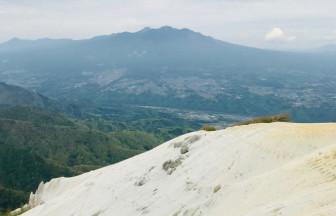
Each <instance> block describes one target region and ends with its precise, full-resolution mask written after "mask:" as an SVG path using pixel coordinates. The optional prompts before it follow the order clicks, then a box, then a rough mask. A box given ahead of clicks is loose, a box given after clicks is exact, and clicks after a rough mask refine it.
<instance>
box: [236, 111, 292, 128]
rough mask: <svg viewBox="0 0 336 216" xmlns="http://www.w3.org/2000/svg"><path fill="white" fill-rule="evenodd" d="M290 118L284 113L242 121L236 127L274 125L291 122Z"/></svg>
mask: <svg viewBox="0 0 336 216" xmlns="http://www.w3.org/2000/svg"><path fill="white" fill-rule="evenodd" d="M290 121H291V119H290V116H289V114H288V113H282V114H279V115H274V116H261V117H257V118H254V119H250V120H246V121H242V122H240V123H238V124H235V125H234V126H238V125H249V124H257V123H272V122H290Z"/></svg>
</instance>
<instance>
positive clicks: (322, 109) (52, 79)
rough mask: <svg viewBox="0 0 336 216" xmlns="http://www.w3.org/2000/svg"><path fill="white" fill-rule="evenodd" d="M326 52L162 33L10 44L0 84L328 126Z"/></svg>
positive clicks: (330, 62)
mask: <svg viewBox="0 0 336 216" xmlns="http://www.w3.org/2000/svg"><path fill="white" fill-rule="evenodd" d="M334 59H335V55H334V54H333V53H331V52H326V53H320V52H314V53H312V52H307V53H295V52H279V51H271V50H261V49H256V48H250V47H245V46H240V45H235V44H231V43H226V42H223V41H219V40H216V39H214V38H212V37H209V36H205V35H202V34H201V33H197V32H194V31H192V30H189V29H175V28H172V27H168V26H165V27H162V28H158V29H152V28H145V29H143V30H141V31H138V32H134V33H129V32H124V33H118V34H112V35H105V36H98V37H94V38H91V39H87V40H68V39H62V40H52V39H41V40H35V41H29V40H20V39H13V40H11V41H9V42H7V43H4V44H1V45H0V80H2V81H5V82H7V83H10V84H16V85H20V86H24V87H26V88H29V89H33V90H37V91H39V92H41V93H42V94H44V95H47V96H49V97H52V98H57V99H60V100H62V101H70V102H71V103H73V102H74V103H77V104H82V105H84V104H90V105H95V106H113V105H118V104H131V105H137V106H139V105H140V106H163V107H172V108H183V109H194V110H205V111H215V112H221V113H229V114H237V115H264V114H271V113H278V112H281V111H290V112H292V113H293V116H294V118H295V119H296V120H298V121H326V120H329V121H331V120H336V115H335V114H334V113H336V110H335V107H336V104H335V103H336V102H335V100H334V95H335V94H336V87H335V86H336V74H335V73H334V71H336V64H335V61H334Z"/></svg>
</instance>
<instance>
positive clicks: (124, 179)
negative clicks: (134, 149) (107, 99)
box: [23, 123, 336, 216]
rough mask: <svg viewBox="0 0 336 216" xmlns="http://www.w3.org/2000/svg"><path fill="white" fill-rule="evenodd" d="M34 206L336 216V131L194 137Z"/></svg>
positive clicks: (61, 211)
mask: <svg viewBox="0 0 336 216" xmlns="http://www.w3.org/2000/svg"><path fill="white" fill-rule="evenodd" d="M30 206H32V207H33V208H32V209H31V210H30V211H28V212H26V213H25V214H23V215H24V216H106V215H108V216H141V215H146V216H201V215H204V216H224V215H227V216H266V215H267V216H280V215H281V216H335V215H336V124H293V123H272V124H255V125H248V126H237V127H232V128H227V129H225V130H221V131H216V132H205V131H198V132H194V133H190V134H186V135H183V136H180V137H178V138H176V139H173V140H171V141H169V142H166V143H164V144H162V145H161V146H159V147H157V148H155V149H153V150H151V151H149V152H147V153H144V154H141V155H138V156H136V157H133V158H131V159H128V160H125V161H123V162H121V163H118V164H114V165H111V166H108V167H105V168H102V169H99V170H96V171H92V172H89V173H85V174H83V175H80V176H77V177H73V178H58V179H53V180H52V181H50V182H48V183H46V184H41V185H40V187H39V189H38V190H37V192H36V194H35V195H33V196H31V199H30Z"/></svg>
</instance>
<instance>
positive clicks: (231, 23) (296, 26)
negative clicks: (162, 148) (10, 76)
mask: <svg viewBox="0 0 336 216" xmlns="http://www.w3.org/2000/svg"><path fill="white" fill-rule="evenodd" d="M166 25H169V26H172V27H176V28H189V29H192V30H194V31H198V32H201V33H203V34H206V35H209V36H212V37H215V38H217V39H220V40H223V41H227V42H231V43H237V44H243V45H247V46H253V47H259V48H270V49H310V48H314V47H319V46H323V45H325V44H333V43H336V1H335V0H57V1H55V0H0V42H4V41H7V40H9V39H11V38H13V37H18V38H24V39H38V38H72V39H82V38H90V37H93V36H97V35H103V34H111V33H116V32H123V31H130V32H134V31H138V30H141V29H142V28H144V27H153V28H156V27H160V26H166Z"/></svg>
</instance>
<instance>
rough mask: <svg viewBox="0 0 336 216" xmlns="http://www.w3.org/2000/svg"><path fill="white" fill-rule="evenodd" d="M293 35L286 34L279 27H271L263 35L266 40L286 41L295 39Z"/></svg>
mask: <svg viewBox="0 0 336 216" xmlns="http://www.w3.org/2000/svg"><path fill="white" fill-rule="evenodd" d="M295 39H296V37H295V36H288V35H287V34H286V33H285V32H284V31H283V30H282V29H281V28H278V27H276V28H273V29H272V30H271V31H270V32H268V33H267V34H266V35H265V40H266V41H276V42H287V41H293V40H295Z"/></svg>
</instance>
